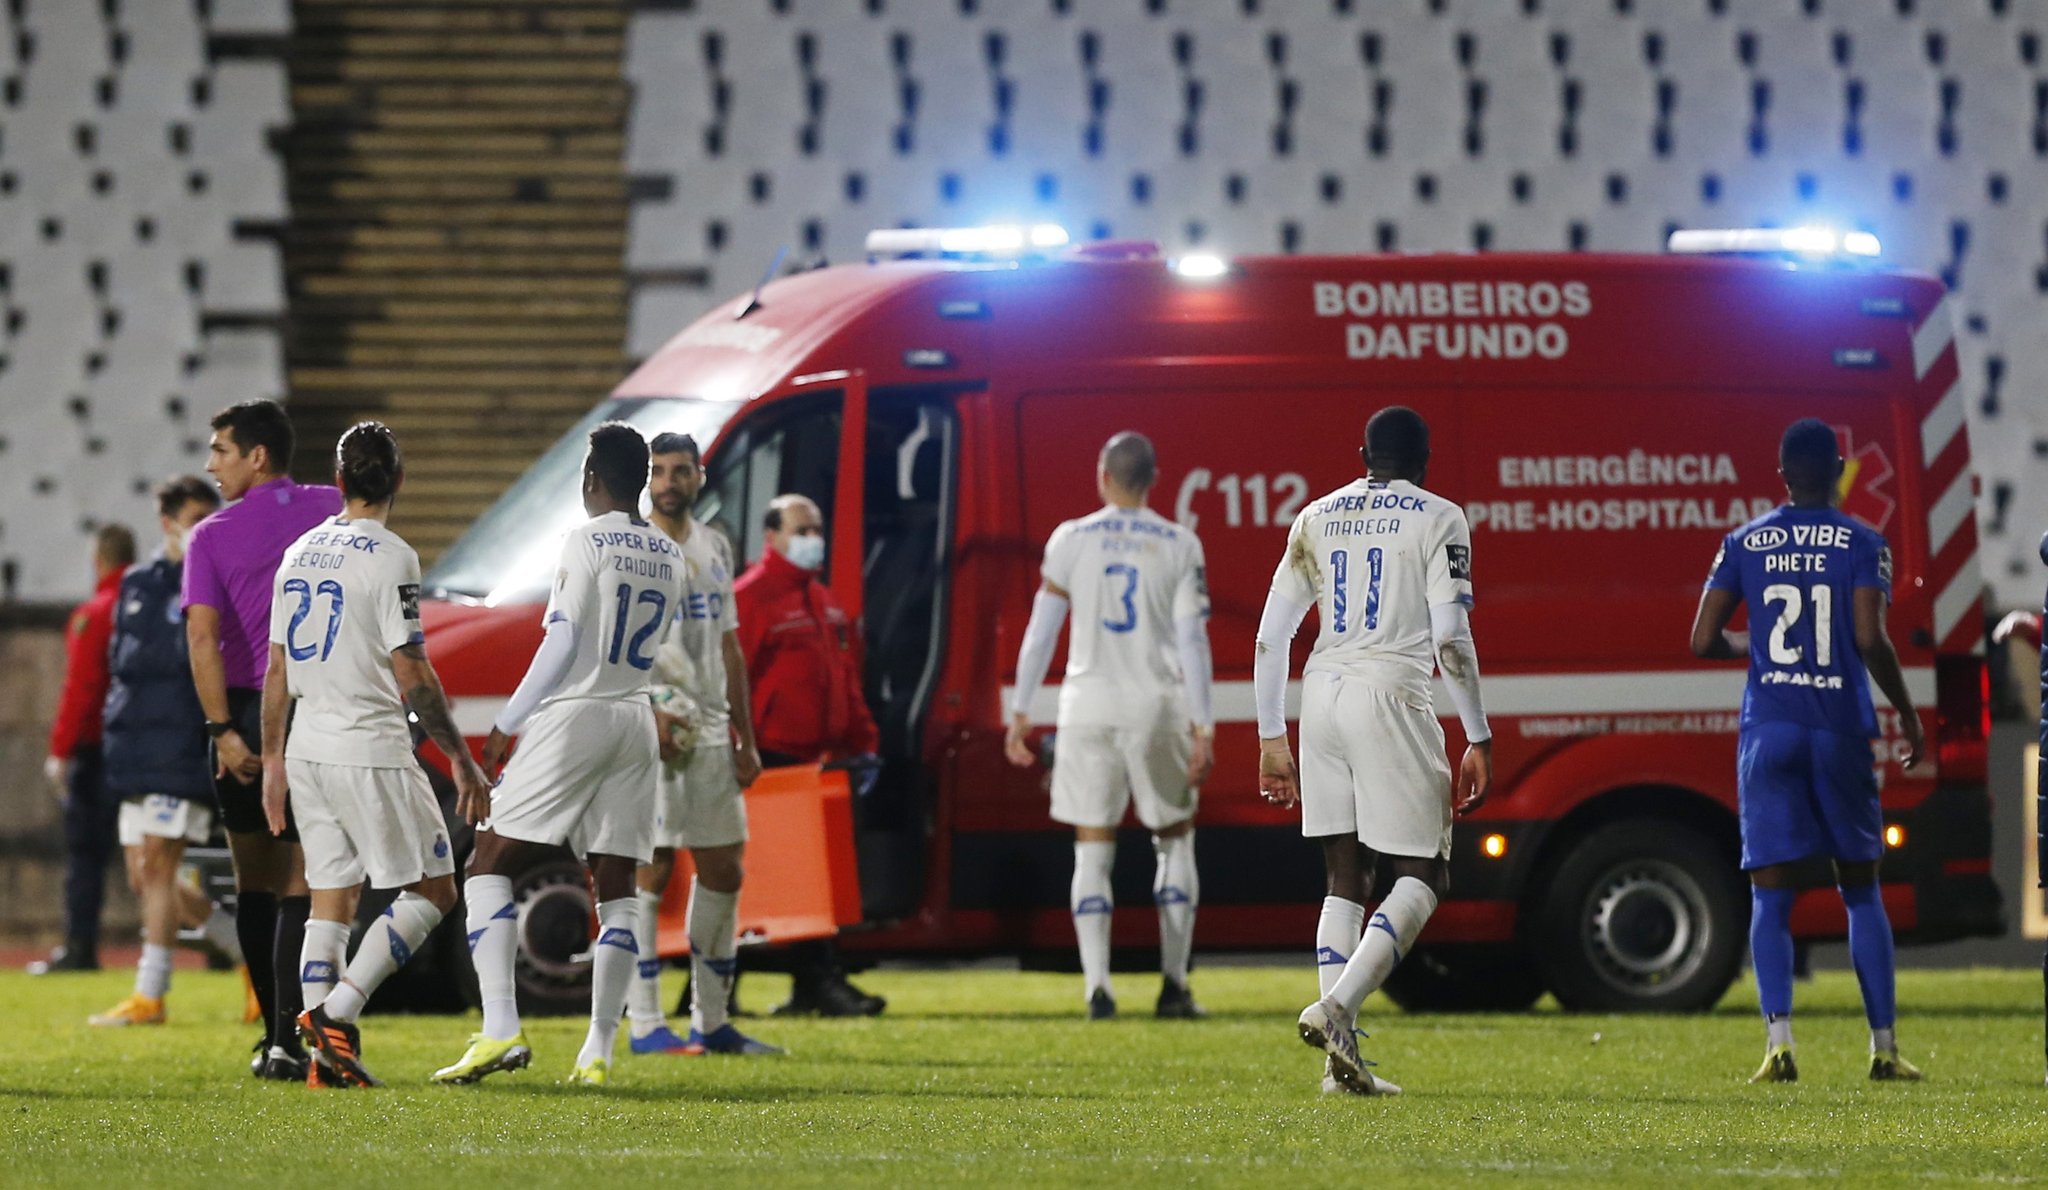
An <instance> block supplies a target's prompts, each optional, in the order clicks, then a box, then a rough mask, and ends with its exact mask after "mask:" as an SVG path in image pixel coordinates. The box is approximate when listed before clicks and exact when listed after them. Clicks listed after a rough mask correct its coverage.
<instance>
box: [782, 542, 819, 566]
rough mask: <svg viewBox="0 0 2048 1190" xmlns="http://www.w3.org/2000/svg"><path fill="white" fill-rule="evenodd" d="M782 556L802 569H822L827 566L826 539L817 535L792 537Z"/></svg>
mask: <svg viewBox="0 0 2048 1190" xmlns="http://www.w3.org/2000/svg"><path fill="white" fill-rule="evenodd" d="M782 556H783V557H785V558H788V559H789V561H790V564H791V565H792V566H795V567H797V568H798V569H800V570H821V569H823V568H824V566H825V539H824V538H823V537H821V536H815V535H806V536H802V537H792V538H790V539H789V547H788V548H787V549H785V550H783V551H782Z"/></svg>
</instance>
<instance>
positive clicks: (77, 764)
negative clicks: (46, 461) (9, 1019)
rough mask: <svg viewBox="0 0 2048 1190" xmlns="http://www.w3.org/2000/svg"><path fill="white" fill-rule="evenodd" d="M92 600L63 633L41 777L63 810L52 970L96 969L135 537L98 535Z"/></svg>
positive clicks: (42, 965) (46, 965)
mask: <svg viewBox="0 0 2048 1190" xmlns="http://www.w3.org/2000/svg"><path fill="white" fill-rule="evenodd" d="M93 544H94V550H93V569H94V579H95V584H94V588H93V593H92V598H90V599H88V600H86V601H85V602H84V603H81V604H79V605H78V607H77V608H76V609H75V610H73V611H72V613H71V619H70V621H69V622H68V623H67V624H66V625H65V629H64V690H63V693H62V695H61V696H60V697H59V699H58V703H57V721H56V723H55V724H54V725H52V727H51V728H50V756H49V759H48V760H46V761H44V762H43V772H44V774H45V775H46V776H48V777H49V779H50V784H51V785H52V786H53V787H54V788H55V790H56V793H57V798H58V800H59V801H61V802H62V803H63V805H64V945H62V946H60V947H58V948H57V949H56V950H54V951H52V952H51V953H50V957H49V958H48V959H47V960H45V961H43V962H39V963H34V964H32V965H31V966H30V967H29V970H30V971H32V972H34V973H35V974H37V975H41V974H43V973H45V972H48V971H97V970H99V966H100V958H99V945H100V905H101V903H102V902H103V901H104V900H105V899H106V889H107V861H108V860H109V859H110V858H111V857H112V856H113V854H114V839H115V834H116V832H115V819H116V818H117V817H118V816H119V815H120V812H121V799H119V798H117V797H110V796H109V795H108V793H107V784H106V781H105V780H104V779H103V770H102V768H101V764H100V712H101V708H103V707H104V706H105V705H106V701H107V683H108V680H109V678H108V671H107V645H108V642H109V641H110V640H112V639H113V634H114V601H115V599H116V598H117V597H118V596H119V594H120V590H121V575H122V573H123V572H124V571H126V570H127V569H128V568H129V567H130V566H132V565H134V564H135V535H134V534H133V533H130V532H129V531H128V530H127V529H125V528H123V527H122V526H120V525H107V526H104V527H102V528H101V529H100V531H99V532H98V533H97V534H95V535H94V538H93Z"/></svg>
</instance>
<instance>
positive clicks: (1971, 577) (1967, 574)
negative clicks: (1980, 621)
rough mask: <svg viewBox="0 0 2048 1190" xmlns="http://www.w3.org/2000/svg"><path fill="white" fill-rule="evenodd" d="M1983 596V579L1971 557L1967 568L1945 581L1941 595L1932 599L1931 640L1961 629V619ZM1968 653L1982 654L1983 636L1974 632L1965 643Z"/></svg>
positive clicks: (1944, 636) (1941, 638)
mask: <svg viewBox="0 0 2048 1190" xmlns="http://www.w3.org/2000/svg"><path fill="white" fill-rule="evenodd" d="M1983 593H1984V578H1983V576H1982V575H1980V574H1978V573H1977V555H1975V554H1971V555H1970V561H1969V564H1968V565H1967V566H1965V567H1964V568H1963V569H1962V570H1960V571H1958V572H1957V573H1956V576H1955V577H1954V578H1951V579H1950V580H1949V581H1948V586H1946V587H1943V588H1942V589H1941V594H1939V595H1937V596H1935V597H1934V639H1935V640H1937V641H1946V640H1948V638H1949V634H1950V633H1952V632H1954V631H1955V630H1956V629H1957V628H1958V627H1961V626H1962V624H1963V622H1964V617H1966V616H1968V615H1970V614H1971V612H1972V611H1973V609H1975V608H1976V606H1977V600H1978V599H1979V598H1980V597H1981V596H1982V595H1983ZM1967 643H1968V644H1969V646H1970V652H1972V653H1981V652H1983V651H1984V633H1983V632H1982V631H1981V626H1980V630H1979V631H1978V632H1976V633H1975V634H1974V635H1973V636H1972V638H1971V639H1970V640H1969V641H1968V642H1967Z"/></svg>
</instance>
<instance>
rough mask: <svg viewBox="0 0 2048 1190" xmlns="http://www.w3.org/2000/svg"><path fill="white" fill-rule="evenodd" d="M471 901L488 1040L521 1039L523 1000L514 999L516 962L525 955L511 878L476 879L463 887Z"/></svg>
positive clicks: (474, 960)
mask: <svg viewBox="0 0 2048 1190" xmlns="http://www.w3.org/2000/svg"><path fill="white" fill-rule="evenodd" d="M462 897H463V899H464V900H465V901H467V902H468V903H469V911H468V916H467V920H466V921H465V922H464V925H465V926H466V927H467V928H468V930H469V961H470V965H472V966H474V967H475V968H476V986H477V991H478V992H479V993H481V994H482V997H483V1002H484V1030H483V1031H484V1036H486V1037H488V1038H490V1039H491V1040H493V1041H510V1040H512V1039H513V1038H514V1037H517V1036H519V1002H518V1001H517V1000H515V999H513V991H512V964H513V961H514V959H515V958H516V957H517V956H518V951H519V928H518V927H519V907H518V906H516V905H514V904H513V903H512V878H511V877H510V876H471V877H470V878H469V880H468V882H467V883H465V884H464V885H463V886H462Z"/></svg>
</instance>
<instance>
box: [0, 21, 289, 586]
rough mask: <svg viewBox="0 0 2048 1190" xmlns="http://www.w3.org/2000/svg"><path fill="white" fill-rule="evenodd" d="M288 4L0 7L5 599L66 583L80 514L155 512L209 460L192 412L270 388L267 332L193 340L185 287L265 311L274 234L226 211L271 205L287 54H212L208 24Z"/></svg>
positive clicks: (252, 28) (274, 274)
mask: <svg viewBox="0 0 2048 1190" xmlns="http://www.w3.org/2000/svg"><path fill="white" fill-rule="evenodd" d="M203 16H204V17H209V18H210V25H208V26H205V27H202V24H201V18H202V17H203ZM17 18H18V22H17ZM280 22H284V23H280ZM288 22H289V13H288V11H287V8H286V6H285V5H284V3H282V0H275V2H271V3H250V2H246V0H212V3H210V4H199V3H196V2H190V0H147V2H145V0H126V2H124V3H119V4H112V3H109V4H94V3H73V2H70V0H30V2H28V3H20V4H11V5H6V6H4V8H0V58H4V59H5V60H6V64H5V65H4V66H0V74H5V75H8V76H9V77H11V78H13V79H14V80H15V81H16V83H17V84H18V94H14V95H13V96H12V97H13V98H14V100H15V102H14V104H13V105H12V107H11V108H9V109H8V110H6V111H5V112H4V115H0V265H4V267H5V270H6V276H7V281H8V284H7V287H6V291H5V298H6V301H5V306H6V308H7V310H8V311H10V312H11V314H12V315H13V318H14V320H17V325H15V327H14V329H12V330H11V331H0V353H4V355H5V357H6V366H5V367H4V368H0V441H4V442H5V443H6V444H7V445H6V446H4V447H0V477H4V478H0V495H4V496H5V497H6V498H7V500H8V503H7V505H6V507H7V509H8V512H7V515H6V516H5V518H4V522H0V559H11V560H14V561H15V562H16V563H17V566H18V583H17V593H18V594H19V595H21V596H22V597H25V598H49V599H58V598H69V597H74V596H76V595H79V594H82V593H83V592H84V590H85V589H86V587H87V586H88V585H89V579H90V576H89V574H88V573H87V572H86V568H85V567H84V566H83V564H82V563H81V562H80V553H81V546H80V534H81V533H82V532H83V531H84V527H85V526H87V525H90V524H97V523H104V522H106V521H110V520H115V521H124V522H125V523H129V524H131V525H133V526H134V527H135V528H137V529H138V530H147V529H150V528H151V521H150V518H149V516H148V509H147V500H146V489H147V486H148V485H149V484H150V483H153V482H155V481H156V480H158V479H161V478H162V476H163V475H164V474H166V473H168V471H169V470H171V469H172V468H178V469H182V470H196V469H197V468H198V467H199V465H201V464H202V463H203V462H204V460H203V458H199V457H197V456H195V455H194V454H193V447H194V445H195V442H196V443H197V444H199V445H200V446H202V447H203V443H204V440H205V433H204V431H203V426H204V421H205V413H210V412H211V409H212V408H215V407H218V405H219V404H224V403H226V401H228V400H232V399H238V397H239V396H240V395H247V396H282V395H283V392H284V385H283V375H282V368H281V359H280V357H279V352H278V337H277V334H276V332H275V331H271V330H251V331H242V332H235V333H236V334H239V335H242V336H245V338H246V339H247V340H249V341H248V342H245V343H242V344H239V345H235V344H215V345H214V349H213V350H212V351H211V352H208V351H206V350H205V349H204V345H203V344H202V341H201V339H200V329H199V321H200V309H201V303H202V300H203V301H204V302H205V303H206V308H207V309H208V310H209V311H210V312H233V313H238V314H257V315H262V316H269V315H275V314H277V313H280V312H281V311H282V289H281V276H280V274H279V270H278V263H277V258H276V251H277V250H276V247H275V245H274V244H271V243H266V242H256V243H243V242H239V241H236V240H235V238H234V226H233V225H234V223H235V222H236V221H237V220H244V219H255V220H272V221H275V220H279V219H282V218H283V216H284V213H285V203H284V179H283V174H282V171H281V168H280V163H279V162H278V160H277V157H276V154H275V152H274V151H273V149H272V148H271V146H270V144H269V141H268V139H267V135H268V133H269V132H270V131H271V130H274V129H277V128H282V127H284V126H285V125H286V124H287V123H288V122H289V119H290V110H289V107H288V104H287V96H286V92H285V76H284V71H283V68H282V67H281V66H280V65H279V64H278V63H276V62H269V61H256V60H251V59H247V58H241V57H237V58H231V59H224V60H221V61H219V62H218V63H216V64H214V65H211V66H209V65H208V58H207V45H206V38H207V37H208V36H209V35H212V36H229V35H233V36H244V35H248V36H271V35H275V34H276V33H278V32H280V31H282V30H285V29H288V28H289V23H288ZM17 35H18V36H17ZM23 50H25V51H26V53H25V54H21V53H19V52H20V51H23ZM18 54H19V56H20V59H21V60H19V61H17V60H16V58H17V55H18ZM202 79H203V80H204V84H203V85H197V84H198V83H199V81H200V80H202ZM255 344H260V345H265V346H263V347H262V349H261V351H258V352H256V354H255V355H254V358H253V360H251V359H243V358H238V357H243V356H249V355H250V353H251V350H252V345H255ZM237 347H239V349H236V348H237ZM209 357H211V358H209ZM188 360H189V361H192V363H193V364H196V365H197V366H196V367H188ZM173 397H177V398H179V403H178V404H177V405H176V406H175V408H176V409H178V410H179V411H180V413H179V415H178V416H173V414H172V413H171V412H170V411H171V409H172V408H173V406H172V405H171V403H170V402H171V399H172V398H173ZM201 409H203V410H204V412H199V411H198V410H201ZM25 443H26V444H32V445H30V446H27V447H25V446H24V445H23V444H25ZM24 452H26V453H24ZM87 476H90V477H92V478H91V479H90V480H89V481H88V480H87V479H86V478H84V477H87ZM137 484H141V485H142V488H141V489H138V488H137V486H136V485H137ZM145 540H147V536H145Z"/></svg>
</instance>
